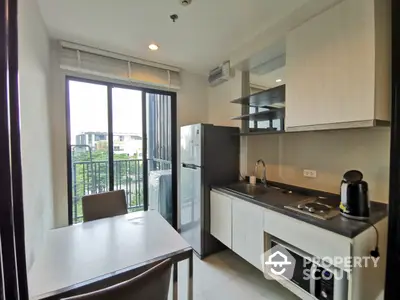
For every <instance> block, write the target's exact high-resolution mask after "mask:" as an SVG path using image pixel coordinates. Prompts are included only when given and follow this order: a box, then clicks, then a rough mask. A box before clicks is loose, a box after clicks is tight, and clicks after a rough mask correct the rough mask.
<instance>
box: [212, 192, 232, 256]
mask: <svg viewBox="0 0 400 300" xmlns="http://www.w3.org/2000/svg"><path fill="white" fill-rule="evenodd" d="M231 201H232V200H231V198H229V197H228V196H225V195H223V194H220V193H218V192H215V191H211V195H210V215H211V217H210V219H211V220H210V222H211V224H210V226H211V229H210V231H211V234H212V235H213V236H214V237H215V238H217V239H218V240H219V241H220V242H222V243H223V244H224V245H225V246H227V247H228V248H229V249H232V202H231Z"/></svg>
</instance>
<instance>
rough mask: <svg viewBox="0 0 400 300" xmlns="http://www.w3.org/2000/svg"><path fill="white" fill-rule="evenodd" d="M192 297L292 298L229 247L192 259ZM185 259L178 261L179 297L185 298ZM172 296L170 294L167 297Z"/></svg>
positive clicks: (208, 299) (209, 299) (239, 299)
mask: <svg viewBox="0 0 400 300" xmlns="http://www.w3.org/2000/svg"><path fill="white" fill-rule="evenodd" d="M193 271H194V274H193V291H194V300H248V299H251V300H295V299H298V298H297V297H296V296H295V295H293V294H292V293H290V292H289V291H288V290H286V289H285V288H284V287H282V286H281V285H280V284H279V283H277V282H275V281H269V280H267V279H265V278H264V275H263V273H262V272H261V271H259V270H257V269H256V268H254V267H253V266H252V265H250V264H249V263H247V262H246V261H245V260H243V259H242V258H240V257H239V256H238V255H236V254H235V253H233V252H232V251H230V250H226V251H223V252H220V253H217V254H214V255H212V256H210V257H207V258H206V259H204V260H200V259H199V258H198V257H197V256H194V260H193ZM187 272H188V263H187V262H181V263H179V268H178V280H179V282H178V293H179V296H180V297H179V298H178V299H179V300H186V295H187V279H188V276H187V274H188V273H187ZM170 299H172V298H170Z"/></svg>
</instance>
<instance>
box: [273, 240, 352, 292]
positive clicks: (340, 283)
mask: <svg viewBox="0 0 400 300" xmlns="http://www.w3.org/2000/svg"><path fill="white" fill-rule="evenodd" d="M275 246H279V247H283V248H284V249H286V251H287V252H288V253H289V254H290V255H291V256H292V257H293V260H294V261H295V264H294V271H293V276H292V277H291V278H285V279H286V280H287V281H289V282H291V283H292V284H294V285H296V286H297V287H299V288H301V289H302V290H303V291H305V292H306V293H308V294H309V295H311V296H313V297H314V298H316V299H319V300H344V299H347V286H348V280H347V273H346V272H345V271H341V270H339V269H337V268H335V267H334V266H332V265H328V264H325V263H323V264H321V263H318V262H319V261H320V260H318V259H316V258H315V257H313V256H311V255H308V254H307V253H305V252H304V251H302V250H300V249H297V248H296V247H294V246H292V245H290V244H287V243H285V242H283V241H281V240H279V239H277V238H272V239H271V248H274V247H275Z"/></svg>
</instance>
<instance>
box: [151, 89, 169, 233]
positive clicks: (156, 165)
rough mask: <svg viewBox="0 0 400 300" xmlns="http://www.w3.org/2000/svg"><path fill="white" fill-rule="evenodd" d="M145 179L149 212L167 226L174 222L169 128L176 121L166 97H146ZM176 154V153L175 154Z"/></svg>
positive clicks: (152, 95)
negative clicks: (156, 212) (161, 217)
mask: <svg viewBox="0 0 400 300" xmlns="http://www.w3.org/2000/svg"><path fill="white" fill-rule="evenodd" d="M145 98H146V112H147V113H146V119H147V121H146V132H147V143H146V150H147V153H146V157H147V164H146V177H147V178H148V186H149V189H148V191H149V192H148V199H149V208H150V209H152V210H157V211H158V212H159V213H160V214H161V215H162V216H163V217H164V218H165V219H166V220H167V221H168V222H169V223H170V224H171V225H174V219H176V214H175V212H176V207H175V206H174V198H176V194H174V193H173V185H174V184H173V181H174V177H173V161H175V159H174V157H173V156H174V151H173V150H174V149H173V146H174V145H176V140H173V134H172V130H171V129H172V128H176V123H175V122H174V120H175V119H176V118H175V117H174V115H173V114H172V111H173V107H172V103H173V101H172V99H171V96H170V95H160V94H154V93H146V97H145ZM175 152H176V151H175Z"/></svg>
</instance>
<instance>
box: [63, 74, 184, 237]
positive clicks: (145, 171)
mask: <svg viewBox="0 0 400 300" xmlns="http://www.w3.org/2000/svg"><path fill="white" fill-rule="evenodd" d="M70 81H78V82H85V83H92V84H99V85H103V86H106V87H107V100H108V101H107V102H108V135H109V136H108V140H109V143H108V144H109V145H108V147H109V151H108V153H109V157H108V160H109V166H110V168H109V180H110V182H109V190H110V191H112V190H114V168H113V167H111V166H113V165H114V164H113V162H114V158H113V151H114V150H113V146H114V142H113V133H114V132H113V128H112V122H110V120H112V89H113V88H123V89H130V90H136V91H141V92H142V108H143V109H142V128H143V129H142V130H143V132H142V140H143V150H142V153H143V154H142V160H143V204H144V211H147V210H148V176H147V174H148V157H147V116H146V95H147V94H159V95H165V96H170V99H171V146H172V149H171V150H172V155H171V158H172V159H171V164H172V166H171V173H172V226H173V227H174V228H175V229H178V154H177V153H178V144H177V134H178V128H177V93H176V92H174V91H164V90H158V89H152V88H147V87H140V86H133V85H128V84H121V83H114V82H110V81H107V80H102V79H88V78H84V77H79V76H71V75H65V113H66V119H65V120H66V133H67V134H66V135H67V166H68V167H67V180H68V223H69V225H72V224H73V211H72V190H71V188H70V187H71V186H72V170H71V167H70V166H71V163H72V156H71V155H72V153H71V123H70V110H69V108H70V104H69V82H70Z"/></svg>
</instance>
